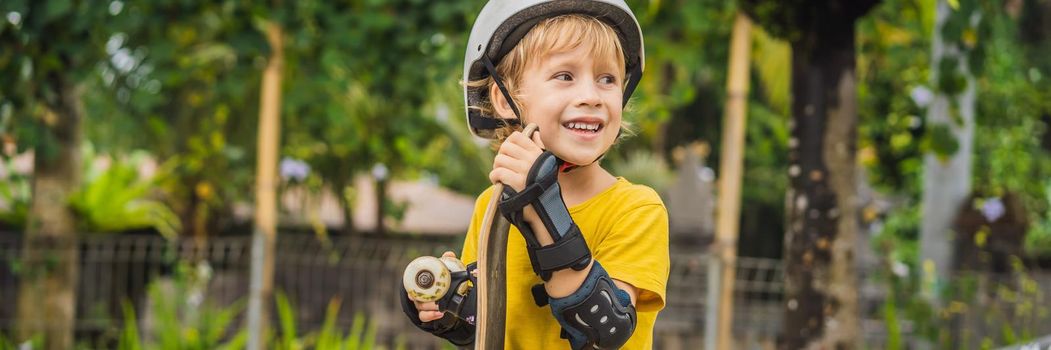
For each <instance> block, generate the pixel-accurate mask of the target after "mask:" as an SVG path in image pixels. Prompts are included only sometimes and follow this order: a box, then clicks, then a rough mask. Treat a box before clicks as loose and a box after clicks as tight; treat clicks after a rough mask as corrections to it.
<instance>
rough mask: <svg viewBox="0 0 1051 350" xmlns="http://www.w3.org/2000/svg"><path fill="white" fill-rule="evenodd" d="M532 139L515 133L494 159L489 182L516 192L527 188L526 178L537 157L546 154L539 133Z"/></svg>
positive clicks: (520, 133)
mask: <svg viewBox="0 0 1051 350" xmlns="http://www.w3.org/2000/svg"><path fill="white" fill-rule="evenodd" d="M533 135H534V137H533V138H532V139H531V138H529V137H527V136H526V135H525V134H523V133H522V132H520V131H515V132H514V133H512V134H511V135H510V136H508V137H507V140H505V141H504V143H503V144H501V145H500V151H499V152H498V154H497V155H496V158H495V159H493V171H492V172H490V173H489V181H490V182H492V183H493V184H496V183H503V184H504V185H507V186H511V188H512V189H514V190H516V191H521V190H522V189H523V188H525V177H526V174H528V173H529V168H531V167H532V166H533V163H534V162H536V159H537V157H539V156H540V154H541V153H543V152H544V149H543V148H542V147H541V144H543V142H542V141H540V142H538V141H539V140H540V136H539V134H538V133H533Z"/></svg>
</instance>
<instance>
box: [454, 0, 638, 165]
mask: <svg viewBox="0 0 1051 350" xmlns="http://www.w3.org/2000/svg"><path fill="white" fill-rule="evenodd" d="M580 47H585V48H587V49H588V54H589V55H591V56H593V57H596V58H597V62H601V63H606V64H612V65H613V66H612V67H604V68H609V69H610V70H611V71H614V72H621V74H622V75H621V76H619V77H618V81H623V78H624V76H623V74H624V70H625V68H624V66H625V57H624V50H623V48H622V46H621V43H620V39H619V37H618V36H617V32H616V31H615V30H614V29H613V28H612V27H610V25H609V24H606V23H605V22H602V21H601V20H599V19H598V18H595V17H591V16H586V15H580V14H567V15H560V16H555V17H551V18H548V19H544V20H542V21H540V22H539V23H537V24H536V26H535V27H533V29H531V30H530V31H529V33H527V34H526V35H525V36H524V37H523V38H522V40H521V41H519V42H518V44H516V45H515V47H514V48H513V49H512V50H511V51H510V52H509V53H508V54H507V55H506V56H504V57H503V59H501V60H500V62H499V64H497V65H496V72H497V74H499V75H500V77H501V78H503V83H504V86H506V87H507V90H508V92H509V93H510V94H511V98H512V99H513V100H514V103H515V105H516V106H518V109H519V111H520V112H521V113H522V114H523V115H525V110H526V109H528V108H529V106H526V105H524V104H523V103H522V102H521V101H522V99H521V97H522V91H521V90H520V86H519V83H520V82H521V81H522V74H523V73H524V72H525V70H526V68H527V67H529V65H530V64H535V63H536V62H537V60H538V59H543V58H546V57H547V56H549V55H551V54H554V53H561V52H567V51H572V50H575V49H577V48H580ZM494 84H496V82H495V81H494V80H493V78H492V77H491V76H490V77H486V78H484V79H479V80H473V81H469V82H467V88H468V89H484V90H483V91H482V95H483V96H487V95H489V91H491V89H492V86H493V85H494ZM469 108H473V109H477V110H479V111H480V112H481V114H482V115H488V116H496V110H495V109H494V108H493V105H492V96H489V98H486V99H484V100H483V101H482V102H481V103H479V105H474V106H469ZM628 127H629V125H628V123H627V122H625V121H621V131H623V132H624V133H625V134H630V130H629V129H628ZM520 129H521V127H517V128H513V127H510V126H505V127H503V128H500V129H497V130H494V131H495V135H496V143H495V144H494V146H496V147H498V146H499V145H500V143H503V141H504V140H505V139H506V138H507V136H509V135H510V134H511V133H512V132H514V131H515V130H520Z"/></svg>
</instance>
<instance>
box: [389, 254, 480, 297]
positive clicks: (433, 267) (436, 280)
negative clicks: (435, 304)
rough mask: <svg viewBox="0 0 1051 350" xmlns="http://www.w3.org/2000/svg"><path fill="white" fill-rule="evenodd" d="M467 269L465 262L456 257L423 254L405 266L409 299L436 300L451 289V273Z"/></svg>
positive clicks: (405, 279)
mask: <svg viewBox="0 0 1051 350" xmlns="http://www.w3.org/2000/svg"><path fill="white" fill-rule="evenodd" d="M466 270H467V267H466V266H464V264H463V262H461V261H460V260H459V259H456V258H451V257H443V258H440V259H439V258H436V257H433V256H421V257H419V258H416V259H414V260H413V261H412V262H410V263H409V266H407V267H405V274H404V275H403V276H402V284H403V285H404V286H405V291H406V292H408V293H409V299H412V300H415V301H419V302H430V301H435V300H438V299H441V298H442V297H443V296H445V293H447V292H448V291H449V287H450V284H451V279H452V275H451V273H452V272H458V271H466Z"/></svg>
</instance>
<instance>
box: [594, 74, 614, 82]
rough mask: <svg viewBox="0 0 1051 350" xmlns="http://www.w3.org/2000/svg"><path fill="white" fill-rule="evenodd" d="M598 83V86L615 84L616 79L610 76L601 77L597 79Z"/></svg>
mask: <svg viewBox="0 0 1051 350" xmlns="http://www.w3.org/2000/svg"><path fill="white" fill-rule="evenodd" d="M598 82H599V83H600V84H616V83H617V77H614V76H612V75H603V76H602V77H600V78H598Z"/></svg>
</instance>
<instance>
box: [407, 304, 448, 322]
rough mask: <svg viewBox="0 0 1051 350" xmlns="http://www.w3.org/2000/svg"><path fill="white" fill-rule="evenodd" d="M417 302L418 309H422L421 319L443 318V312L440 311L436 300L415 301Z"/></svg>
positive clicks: (425, 320)
mask: <svg viewBox="0 0 1051 350" xmlns="http://www.w3.org/2000/svg"><path fill="white" fill-rule="evenodd" d="M414 303H416V310H420V315H419V316H420V321H423V322H431V321H434V320H437V319H439V318H442V316H443V315H444V313H443V312H441V311H438V304H437V303H435V302H433V301H432V302H426V303H421V302H414Z"/></svg>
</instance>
